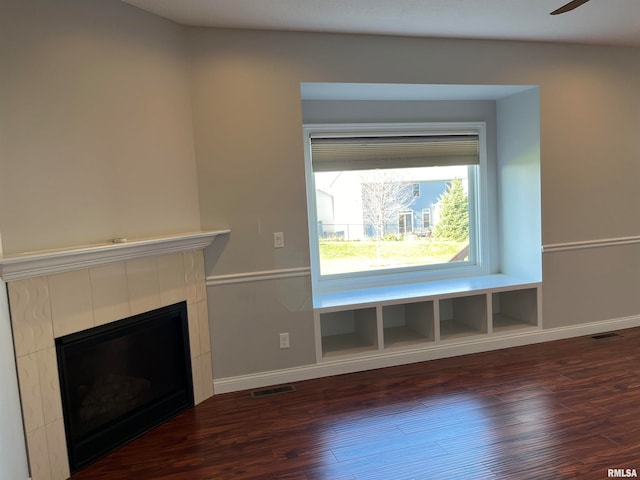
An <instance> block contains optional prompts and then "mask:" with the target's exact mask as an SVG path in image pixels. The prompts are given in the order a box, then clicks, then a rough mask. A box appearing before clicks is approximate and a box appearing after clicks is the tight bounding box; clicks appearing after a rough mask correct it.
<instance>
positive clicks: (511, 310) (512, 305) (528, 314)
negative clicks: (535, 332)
mask: <svg viewBox="0 0 640 480" xmlns="http://www.w3.org/2000/svg"><path fill="white" fill-rule="evenodd" d="M491 306H492V321H493V331H494V332H495V333H502V332H510V331H512V330H518V329H522V328H532V327H537V326H538V292H537V289H535V288H528V289H522V290H508V291H503V292H494V293H493V294H492V295H491Z"/></svg>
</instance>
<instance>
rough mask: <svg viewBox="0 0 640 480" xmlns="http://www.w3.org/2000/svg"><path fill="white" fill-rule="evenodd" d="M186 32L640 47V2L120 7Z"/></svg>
mask: <svg viewBox="0 0 640 480" xmlns="http://www.w3.org/2000/svg"><path fill="white" fill-rule="evenodd" d="M122 1H125V2H126V3H129V4H131V5H134V6H137V7H139V8H141V9H143V10H147V11H149V12H153V13H155V14H157V15H160V16H162V17H165V18H168V19H170V20H173V21H175V22H177V23H180V24H183V25H190V26H207V27H226V28H250V29H266V30H287V31H313V32H342V33H366V34H383V35H405V36H420V37H452V38H475V39H510V40H532V41H550V42H569V43H587V44H601V45H628V46H640V0H590V1H589V2H588V3H587V4H585V5H583V6H582V7H580V8H578V9H576V10H574V11H572V12H569V13H566V14H563V15H557V16H551V15H550V14H549V13H550V12H551V11H552V10H555V9H556V8H558V7H560V6H562V5H563V4H565V3H567V2H568V0H122Z"/></svg>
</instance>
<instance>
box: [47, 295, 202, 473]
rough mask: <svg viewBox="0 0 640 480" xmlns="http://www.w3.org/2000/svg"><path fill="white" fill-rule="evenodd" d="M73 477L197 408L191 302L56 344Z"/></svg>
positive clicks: (121, 321)
mask: <svg viewBox="0 0 640 480" xmlns="http://www.w3.org/2000/svg"><path fill="white" fill-rule="evenodd" d="M56 350H57V355H58V369H59V374H60V386H61V393H62V404H63V412H64V421H65V431H66V436H67V447H68V450H69V463H70V466H71V470H72V471H76V470H78V469H79V468H82V467H83V466H85V465H87V464H89V463H91V462H93V461H95V460H96V459H98V458H99V457H100V456H102V455H104V454H106V453H108V452H110V451H111V450H114V449H115V448H117V447H119V446H121V445H122V444H124V443H126V442H128V441H130V440H132V439H133V438H135V437H137V436H139V435H141V434H142V433H144V432H145V431H147V430H149V429H151V428H153V427H155V426H157V425H159V424H160V423H162V422H163V421H165V420H167V419H168V418H170V417H172V416H174V415H176V414H177V413H179V412H181V411H183V410H185V409H187V408H189V407H190V406H193V383H192V377H191V360H190V357H191V356H190V352H189V332H188V320H187V308H186V303H185V302H181V303H178V304H175V305H170V306H168V307H163V308H160V309H158V310H154V311H151V312H147V313H143V314H141V315H136V316H134V317H130V318H128V319H125V320H120V321H118V322H113V323H110V324H108V325H104V326H101V327H96V328H93V329H90V330H86V331H83V332H80V333H76V334H73V335H68V336H65V337H61V338H58V339H56Z"/></svg>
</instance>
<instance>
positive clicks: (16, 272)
mask: <svg viewBox="0 0 640 480" xmlns="http://www.w3.org/2000/svg"><path fill="white" fill-rule="evenodd" d="M229 232H230V230H228V229H226V230H209V231H202V232H189V233H181V234H175V235H166V236H158V237H153V238H143V239H133V240H126V239H114V240H113V241H110V242H105V243H101V244H96V245H85V246H79V247H71V248H62V249H56V250H46V251H38V252H27V253H20V254H16V255H8V256H3V257H0V278H2V280H3V281H11V280H20V279H23V278H30V277H37V276H42V275H51V274H55V273H61V272H67V271H71V270H77V269H80V268H88V267H95V266H99V265H104V264H107V263H112V262H117V261H123V260H131V259H135V258H141V257H146V256H151V255H164V254H169V253H176V252H185V251H190V250H197V249H201V248H205V247H207V246H209V245H210V244H211V243H212V242H213V241H214V240H215V238H216V237H217V236H219V235H224V234H228V233H229Z"/></svg>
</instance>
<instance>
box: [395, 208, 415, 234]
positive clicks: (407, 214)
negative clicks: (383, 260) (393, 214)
mask: <svg viewBox="0 0 640 480" xmlns="http://www.w3.org/2000/svg"><path fill="white" fill-rule="evenodd" d="M398 230H399V232H398V233H400V235H406V234H408V233H412V232H413V212H412V211H411V210H406V211H404V212H400V215H399V216H398Z"/></svg>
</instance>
